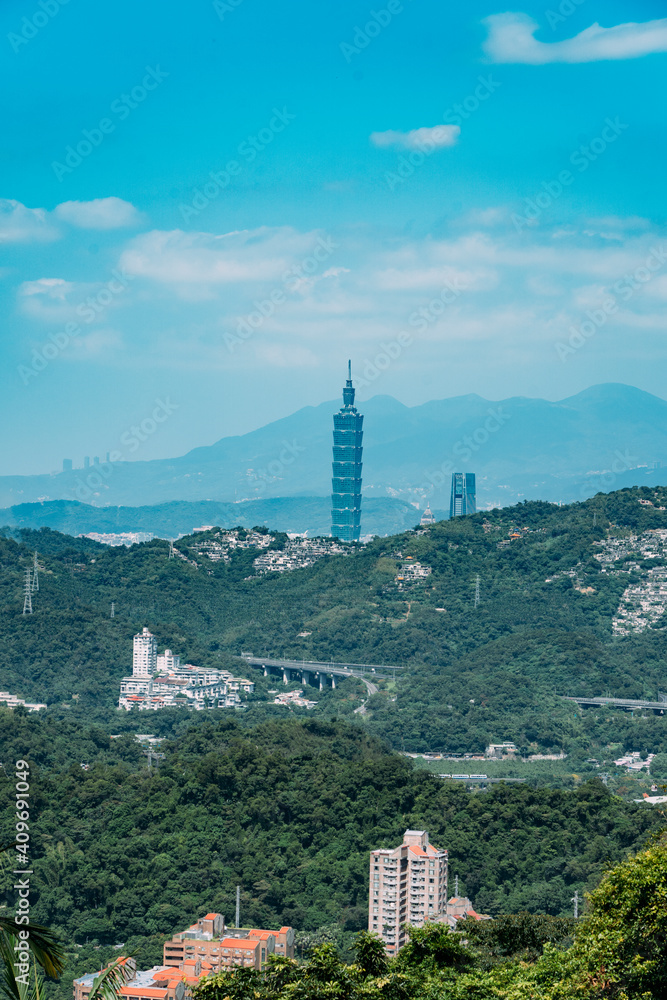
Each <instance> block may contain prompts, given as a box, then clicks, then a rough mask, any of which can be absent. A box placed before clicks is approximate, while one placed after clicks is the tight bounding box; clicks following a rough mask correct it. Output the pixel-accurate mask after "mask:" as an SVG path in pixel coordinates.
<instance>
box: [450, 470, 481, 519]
mask: <svg viewBox="0 0 667 1000" xmlns="http://www.w3.org/2000/svg"><path fill="white" fill-rule="evenodd" d="M476 510H477V501H476V498H475V473H474V472H453V473H452V496H451V500H450V501H449V516H450V517H461V516H462V515H465V514H474V513H475V512H476Z"/></svg>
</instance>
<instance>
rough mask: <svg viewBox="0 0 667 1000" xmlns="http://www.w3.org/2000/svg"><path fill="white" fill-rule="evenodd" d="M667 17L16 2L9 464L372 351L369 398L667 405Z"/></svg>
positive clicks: (103, 444) (363, 375) (153, 447)
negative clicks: (604, 399) (658, 399)
mask: <svg viewBox="0 0 667 1000" xmlns="http://www.w3.org/2000/svg"><path fill="white" fill-rule="evenodd" d="M663 14H664V5H663V4H661V3H658V2H641V0H636V2H633V3H630V2H615V0H604V3H603V2H602V0H580V2H576V0H559V3H556V2H553V3H551V4H549V3H547V2H545V3H531V2H525V3H520V2H518V3H517V4H516V5H515V6H511V7H509V8H508V7H506V6H503V4H502V3H495V2H470V3H468V4H466V5H459V6H458V7H456V8H455V7H454V5H450V4H442V3H441V2H436V0H391V3H385V2H384V0H379V2H378V3H377V4H374V5H373V4H368V3H365V2H358V0H348V2H346V3H344V4H341V3H339V2H336V3H334V2H329V0H319V2H318V3H317V4H314V3H312V2H302V0H293V2H291V3H289V4H287V5H279V4H275V3H271V2H269V0H229V2H225V0H217V2H216V3H212V2H204V0H202V2H197V3H193V4H191V5H189V6H188V8H187V9H186V8H185V7H184V6H183V5H182V4H180V3H174V2H172V0H161V2H159V3H157V2H155V0H146V2H144V3H142V4H141V5H137V4H134V3H129V2H126V0H116V2H114V3H113V4H111V3H107V2H97V3H95V4H84V3H82V2H81V0H69V2H68V3H66V4H62V3H60V2H59V0H41V3H40V2H39V0H34V2H32V0H20V2H19V0H7V2H5V3H4V4H3V5H2V8H1V10H0V51H2V59H1V61H0V73H1V74H2V85H3V86H2V89H3V93H4V94H5V103H4V108H3V129H2V139H1V142H2V180H3V186H2V190H1V191H0V196H1V197H2V199H4V200H3V201H2V203H1V205H0V296H1V299H2V309H3V314H4V322H3V324H2V327H3V328H2V338H1V350H2V362H3V364H2V366H1V369H0V371H1V373H0V379H1V380H2V384H1V386H0V393H1V395H0V398H1V399H2V407H3V421H2V426H3V438H4V440H3V449H2V462H1V464H0V474H12V473H32V472H41V471H49V470H55V469H57V468H59V467H60V464H61V460H62V458H63V457H71V458H73V459H74V462H75V465H80V464H81V459H82V456H83V455H84V454H87V455H104V454H105V453H106V452H107V451H113V450H114V449H115V448H117V446H118V442H119V440H120V439H121V437H122V435H123V434H124V433H125V432H126V431H128V429H129V428H130V427H132V426H133V425H136V424H137V422H140V421H141V420H142V419H144V418H147V417H149V416H150V414H151V412H152V411H153V410H154V408H155V406H156V405H157V404H156V400H162V401H167V402H168V408H169V418H168V419H166V420H164V421H163V422H162V423H161V424H160V426H159V428H158V429H157V431H156V432H155V433H153V434H151V435H150V436H149V437H148V438H147V439H146V441H145V442H143V443H142V447H141V449H139V450H138V451H137V453H136V454H134V455H133V456H131V457H133V458H137V459H150V458H155V457H164V456H168V455H174V454H180V453H182V452H184V451H186V450H188V449H189V448H191V447H195V446H197V445H200V444H206V443H210V442H213V441H215V440H217V439H218V438H220V437H223V436H225V435H227V434H237V433H243V432H245V431H247V430H250V429H252V428H254V427H257V426H260V425H261V424H263V423H266V422H267V421H269V420H272V419H276V418H278V417H281V416H284V415H286V414H288V413H290V412H292V411H293V410H294V409H297V408H298V407H300V406H303V405H308V404H317V403H319V402H321V401H322V400H324V399H332V398H334V397H336V396H337V395H338V394H339V392H340V388H341V385H342V380H343V377H344V371H345V363H346V360H347V358H348V357H352V359H353V365H354V370H355V373H356V375H357V377H358V379H359V398H360V400H362V401H363V399H364V398H368V397H369V396H371V395H375V394H377V393H387V394H390V395H394V396H396V397H397V398H399V399H401V400H402V401H403V402H405V403H407V404H416V403H420V402H423V401H425V400H427V399H431V398H441V397H444V396H452V395H458V394H462V393H469V392H477V393H479V394H481V395H483V396H486V397H488V398H491V399H501V398H505V397H507V396H511V395H530V396H544V397H547V398H550V399H557V398H563V397H565V396H568V395H571V394H574V393H576V392H578V391H581V390H582V389H583V388H585V387H587V386H589V385H591V384H594V383H597V382H603V381H623V382H628V383H631V384H634V385H637V386H639V387H641V388H643V389H646V390H647V391H650V392H654V393H656V394H658V395H664V389H663V383H664V380H665V374H666V370H665V369H666V366H665V360H666V354H667V348H666V346H665V336H664V334H665V325H666V324H665V318H664V317H665V304H666V302H667V257H665V259H663V250H666V249H667V233H666V232H665V208H664V163H665V121H664V118H665V101H664V94H663V81H664V74H665V65H666V62H667V19H666V18H664V17H663V16H662V15H663ZM457 105H458V106H459V107H458V109H457ZM559 178H560V179H559ZM661 248H662V249H661ZM376 362H377V364H376ZM128 457H129V456H128Z"/></svg>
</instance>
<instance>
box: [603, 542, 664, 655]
mask: <svg viewBox="0 0 667 1000" xmlns="http://www.w3.org/2000/svg"><path fill="white" fill-rule="evenodd" d="M597 544H598V547H599V549H600V551H599V552H596V554H595V558H596V559H597V560H598V562H600V563H601V564H602V566H601V568H602V572H603V573H610V574H613V575H615V576H617V575H618V574H620V573H632V574H634V575H635V576H639V577H640V579H639V580H638V581H637V582H634V583H630V584H629V585H628V586H627V587H626V589H625V590H624V592H623V596H622V597H621V600H620V603H619V606H618V610H617V611H616V614H615V615H614V618H613V620H612V630H613V632H614V634H615V635H629V634H630V633H632V632H643V631H644V630H645V629H647V628H650V627H651V626H652V625H655V624H656V622H657V621H658V620H659V619H660V618H661V617H662V616H663V615H664V613H665V610H667V565H660V563H661V562H663V561H664V562H667V529H665V528H656V529H654V530H650V531H644V532H642V533H641V534H639V535H628V536H626V537H625V538H609V539H607V540H606V541H604V542H599V543H597ZM647 559H655V560H656V561H657V563H656V565H655V566H642V565H641V564H642V563H643V562H644V561H645V560H647Z"/></svg>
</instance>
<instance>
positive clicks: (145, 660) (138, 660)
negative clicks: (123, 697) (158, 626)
mask: <svg viewBox="0 0 667 1000" xmlns="http://www.w3.org/2000/svg"><path fill="white" fill-rule="evenodd" d="M156 670H157V639H156V638H155V636H154V635H152V634H151V633H150V632H149V631H148V629H147V628H144V630H143V632H139V633H137V635H135V637H134V648H133V650H132V676H133V677H152V676H153V674H154V673H155V671H156Z"/></svg>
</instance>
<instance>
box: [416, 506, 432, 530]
mask: <svg viewBox="0 0 667 1000" xmlns="http://www.w3.org/2000/svg"><path fill="white" fill-rule="evenodd" d="M419 523H420V524H421V526H422V527H425V526H426V525H427V524H435V514H434V513H433V511H432V510H431V508H430V506H429V505H428V504H426V510H425V511H424V513H423V514H422V516H421V520H420V522H419Z"/></svg>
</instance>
